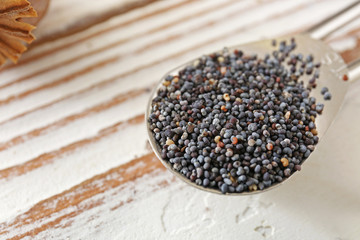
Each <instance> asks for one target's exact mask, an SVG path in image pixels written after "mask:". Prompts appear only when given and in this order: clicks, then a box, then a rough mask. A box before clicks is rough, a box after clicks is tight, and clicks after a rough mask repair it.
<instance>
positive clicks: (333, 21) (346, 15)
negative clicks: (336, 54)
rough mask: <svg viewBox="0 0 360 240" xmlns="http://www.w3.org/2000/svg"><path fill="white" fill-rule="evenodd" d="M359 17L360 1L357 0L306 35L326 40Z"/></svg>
mask: <svg viewBox="0 0 360 240" xmlns="http://www.w3.org/2000/svg"><path fill="white" fill-rule="evenodd" d="M359 16H360V0H357V1H355V2H353V3H352V4H350V5H348V6H347V7H345V8H343V9H341V10H340V11H339V12H337V13H335V14H333V15H331V16H329V17H328V18H326V19H324V20H322V21H321V22H319V23H318V24H316V25H315V26H313V27H311V28H310V29H308V30H306V31H305V33H307V34H309V35H310V36H311V37H312V38H315V39H319V40H324V39H325V38H327V37H328V36H329V35H330V34H332V33H333V32H335V31H337V30H338V29H339V28H341V27H343V26H345V25H346V24H348V23H350V22H352V21H353V20H355V19H356V18H357V17H359Z"/></svg>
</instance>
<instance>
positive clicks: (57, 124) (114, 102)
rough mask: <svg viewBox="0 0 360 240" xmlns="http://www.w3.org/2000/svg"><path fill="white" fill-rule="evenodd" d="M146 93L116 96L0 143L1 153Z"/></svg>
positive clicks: (133, 92)
mask: <svg viewBox="0 0 360 240" xmlns="http://www.w3.org/2000/svg"><path fill="white" fill-rule="evenodd" d="M145 92H146V89H144V88H142V89H138V90H133V91H130V92H126V93H123V94H119V95H117V96H115V97H114V98H112V99H111V100H109V101H107V102H104V103H100V104H98V105H96V106H94V107H91V108H89V109H86V110H84V111H82V112H80V113H76V114H73V115H70V116H67V117H65V118H62V119H60V120H58V121H56V122H53V123H51V124H48V125H46V126H44V127H41V128H37V129H34V130H32V131H30V132H27V133H25V134H22V135H20V136H17V137H14V138H12V139H11V140H9V141H7V142H4V143H0V152H1V151H4V150H8V149H9V148H11V147H14V146H16V145H19V144H21V143H24V142H25V141H28V140H30V139H33V138H35V137H38V136H41V135H43V134H45V133H46V132H48V131H51V130H52V131H53V130H55V129H58V128H60V127H63V126H65V125H67V124H69V123H71V122H74V121H76V120H79V119H81V118H85V117H88V116H90V115H93V114H97V113H101V112H103V111H105V110H108V109H110V108H112V107H115V106H117V105H119V104H122V103H124V102H126V101H127V100H129V99H132V98H134V97H137V96H139V95H141V94H143V93H145Z"/></svg>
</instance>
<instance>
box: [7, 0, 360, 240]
mask: <svg viewBox="0 0 360 240" xmlns="http://www.w3.org/2000/svg"><path fill="white" fill-rule="evenodd" d="M152 2H153V1H149V0H148V1H145V0H143V1H140V0H139V1H135V0H134V1H131V0H127V1H121V2H120V1H115V0H106V1H101V4H100V2H99V1H95V0H92V1H85V0H81V1H70V0H66V1H65V0H64V1H60V0H53V1H52V2H51V6H50V9H49V12H48V14H47V15H46V17H45V18H44V19H43V21H42V22H41V23H40V24H39V26H38V29H37V31H36V32H35V34H36V35H37V36H38V40H37V42H34V44H33V45H32V47H31V48H30V50H29V51H28V52H27V53H26V54H25V55H24V56H23V58H22V59H21V61H20V63H19V64H18V65H17V66H12V65H9V66H6V67H5V68H4V69H3V70H2V71H1V72H0V239H21V238H26V239H30V238H31V239H32V238H34V239H299V240H300V239H301V240H302V239H324V240H328V239H333V240H335V239H336V240H340V239H341V240H357V239H360V191H359V189H360V174H359V167H358V166H359V155H360V148H359V144H360V138H359V136H360V126H359V124H358V123H359V120H358V119H359V118H360V83H359V82H357V83H354V84H353V87H352V88H351V89H350V91H349V92H348V94H347V98H346V100H345V104H344V107H343V109H342V110H341V112H340V115H339V117H338V118H337V119H336V121H335V123H334V124H333V126H332V128H331V130H329V132H328V134H327V135H326V138H324V139H323V140H322V142H321V144H320V145H319V146H318V150H317V151H316V152H315V153H314V154H315V155H316V156H317V157H316V160H314V161H312V162H308V163H307V164H306V165H305V166H304V167H303V169H302V170H301V174H298V175H297V176H294V178H292V179H291V180H289V181H288V182H286V184H284V185H283V186H282V187H280V188H277V189H275V190H273V191H270V192H266V193H263V194H261V195H254V196H251V197H225V196H220V195H212V194H208V193H204V192H202V191H199V190H196V189H193V188H191V187H188V186H186V185H185V184H184V183H183V182H181V181H180V180H178V179H175V178H174V177H173V176H172V175H171V174H170V173H169V172H167V171H165V169H164V167H162V165H161V164H160V162H159V161H158V160H157V159H156V158H155V156H154V155H153V154H152V152H151V149H150V148H149V146H148V144H147V135H146V131H145V124H144V111H145V105H146V102H147V100H148V97H149V89H151V87H152V86H153V85H154V83H155V82H157V81H158V79H159V78H160V77H161V76H162V75H163V74H164V73H165V72H166V71H167V70H169V69H171V68H173V67H175V66H177V65H179V64H180V63H183V62H185V61H187V60H189V59H192V58H194V57H197V56H199V55H201V54H202V53H207V52H211V51H214V50H217V49H221V48H222V47H224V46H231V45H235V44H239V43H243V42H247V41H252V40H257V39H261V38H265V37H273V36H278V35H283V34H287V33H296V32H300V31H302V30H304V29H306V28H308V27H310V26H312V25H314V24H315V23H317V22H319V21H320V20H322V19H324V18H325V17H327V16H329V15H331V14H332V13H333V12H335V11H337V10H339V9H340V8H341V7H344V6H346V5H348V4H349V3H351V2H353V1H352V0H330V1H324V0H295V1H286V0H269V1H251V0H249V1H247V0H244V1H228V0H222V1H215V0H208V1H205V0H203V1H188V0H176V1H156V2H154V3H152ZM69 6H72V7H71V8H70V9H69V8H68V7H69ZM61 19H62V20H63V23H60V21H61ZM359 20H360V19H358V20H357V21H355V22H354V23H352V24H350V25H349V26H348V27H346V28H344V29H343V30H342V31H341V32H340V33H338V34H335V35H334V36H332V38H331V39H329V40H328V41H329V43H330V44H331V45H332V46H333V47H334V48H335V49H337V50H338V51H339V52H341V53H342V55H343V57H344V59H345V60H346V61H350V60H351V59H355V58H357V57H359V56H360V40H359V38H360V21H359ZM325 163H327V164H326V167H324V166H325ZM320 166H321V168H320Z"/></svg>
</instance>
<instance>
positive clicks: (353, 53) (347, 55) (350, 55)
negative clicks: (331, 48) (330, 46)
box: [341, 37, 360, 63]
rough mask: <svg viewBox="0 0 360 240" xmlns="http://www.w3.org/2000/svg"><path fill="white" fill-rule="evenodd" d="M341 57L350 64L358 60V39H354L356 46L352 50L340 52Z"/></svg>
mask: <svg viewBox="0 0 360 240" xmlns="http://www.w3.org/2000/svg"><path fill="white" fill-rule="evenodd" d="M341 57H342V58H343V59H344V61H345V62H346V63H350V62H352V61H355V60H357V59H359V58H360V38H359V37H358V38H356V46H355V48H353V49H349V50H346V51H343V52H341Z"/></svg>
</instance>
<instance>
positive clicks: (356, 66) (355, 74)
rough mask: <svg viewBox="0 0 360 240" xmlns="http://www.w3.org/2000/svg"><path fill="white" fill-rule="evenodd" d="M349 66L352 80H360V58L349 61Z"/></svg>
mask: <svg viewBox="0 0 360 240" xmlns="http://www.w3.org/2000/svg"><path fill="white" fill-rule="evenodd" d="M347 67H348V69H349V76H350V81H351V82H355V81H358V80H360V58H358V59H356V60H354V61H352V62H351V63H349V64H348V65H347Z"/></svg>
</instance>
